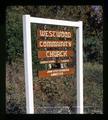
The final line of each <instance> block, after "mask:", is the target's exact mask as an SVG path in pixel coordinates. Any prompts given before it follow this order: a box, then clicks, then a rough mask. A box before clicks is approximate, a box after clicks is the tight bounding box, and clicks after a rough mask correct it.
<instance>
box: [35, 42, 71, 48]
mask: <svg viewBox="0 0 108 120" xmlns="http://www.w3.org/2000/svg"><path fill="white" fill-rule="evenodd" d="M37 47H38V48H50V47H51V48H52V47H56V48H57V47H67V48H69V47H72V41H71V40H66V41H64V40H39V41H37Z"/></svg>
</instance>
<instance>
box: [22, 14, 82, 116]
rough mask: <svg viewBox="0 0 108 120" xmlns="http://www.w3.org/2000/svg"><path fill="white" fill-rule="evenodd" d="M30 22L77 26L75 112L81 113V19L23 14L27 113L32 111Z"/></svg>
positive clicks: (61, 54)
mask: <svg viewBox="0 0 108 120" xmlns="http://www.w3.org/2000/svg"><path fill="white" fill-rule="evenodd" d="M31 23H37V24H38V23H39V24H48V25H59V26H69V27H76V28H77V31H76V54H77V55H76V56H77V59H76V62H77V63H76V64H77V66H76V69H77V71H76V72H77V74H76V75H77V77H76V78H77V81H76V82H77V113H78V114H83V34H82V32H83V30H82V21H77V22H73V21H65V20H54V19H46V18H38V17H31V16H30V15H23V39H24V68H25V91H26V110H27V113H28V114H33V113H34V101H33V79H32V51H31ZM41 32H42V35H43V34H44V33H43V31H41ZM66 36H68V37H70V33H67V34H66ZM53 42H54V41H53ZM61 42H62V41H61ZM45 44H46V43H45ZM67 44H69V43H66V45H67ZM40 45H41V46H42V45H43V43H42V41H41V42H40ZM46 45H47V44H46ZM67 46H68V45H67ZM41 52H42V51H41ZM43 52H44V51H43ZM49 53H50V56H49ZM49 53H47V55H48V57H51V55H52V51H49ZM53 53H55V52H53ZM70 53H71V54H72V52H69V53H68V54H65V51H62V52H60V53H59V54H58V52H57V51H56V56H58V55H59V56H61V57H62V56H63V55H70ZM43 54H44V53H43ZM40 57H42V56H40ZM64 70H65V71H66V70H67V69H64ZM68 70H70V71H68V72H69V73H70V74H72V73H73V70H71V69H68ZM56 71H57V70H56ZM56 71H54V74H53V75H55V76H56V74H57V73H55V72H56ZM43 72H44V73H45V71H43ZM49 72H53V71H49ZM40 74H43V73H40ZM50 74H51V73H50ZM61 74H62V73H61ZM65 74H67V73H65ZM45 75H46V76H48V74H46V73H45Z"/></svg>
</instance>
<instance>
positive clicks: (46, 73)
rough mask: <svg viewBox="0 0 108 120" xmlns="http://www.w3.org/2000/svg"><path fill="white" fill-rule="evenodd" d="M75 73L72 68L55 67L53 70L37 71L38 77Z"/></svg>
mask: <svg viewBox="0 0 108 120" xmlns="http://www.w3.org/2000/svg"><path fill="white" fill-rule="evenodd" d="M74 73H75V69H74V68H66V69H55V70H43V71H39V72H38V74H39V75H38V76H39V77H40V78H45V77H54V76H63V75H73V74H74Z"/></svg>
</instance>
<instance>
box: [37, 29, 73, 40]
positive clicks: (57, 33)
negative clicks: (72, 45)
mask: <svg viewBox="0 0 108 120" xmlns="http://www.w3.org/2000/svg"><path fill="white" fill-rule="evenodd" d="M37 34H38V36H40V37H54V38H55V37H57V38H71V37H72V33H71V32H66V31H51V30H38V31H37Z"/></svg>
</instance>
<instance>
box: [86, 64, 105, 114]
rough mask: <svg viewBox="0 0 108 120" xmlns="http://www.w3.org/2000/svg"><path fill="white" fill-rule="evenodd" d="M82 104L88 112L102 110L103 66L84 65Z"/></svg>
mask: <svg viewBox="0 0 108 120" xmlns="http://www.w3.org/2000/svg"><path fill="white" fill-rule="evenodd" d="M84 96H85V98H84V104H85V107H86V106H87V108H88V112H89V113H92V112H93V110H95V111H100V110H102V109H103V66H102V65H99V64H96V63H95V64H91V63H86V64H84ZM101 112H102V111H101Z"/></svg>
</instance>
